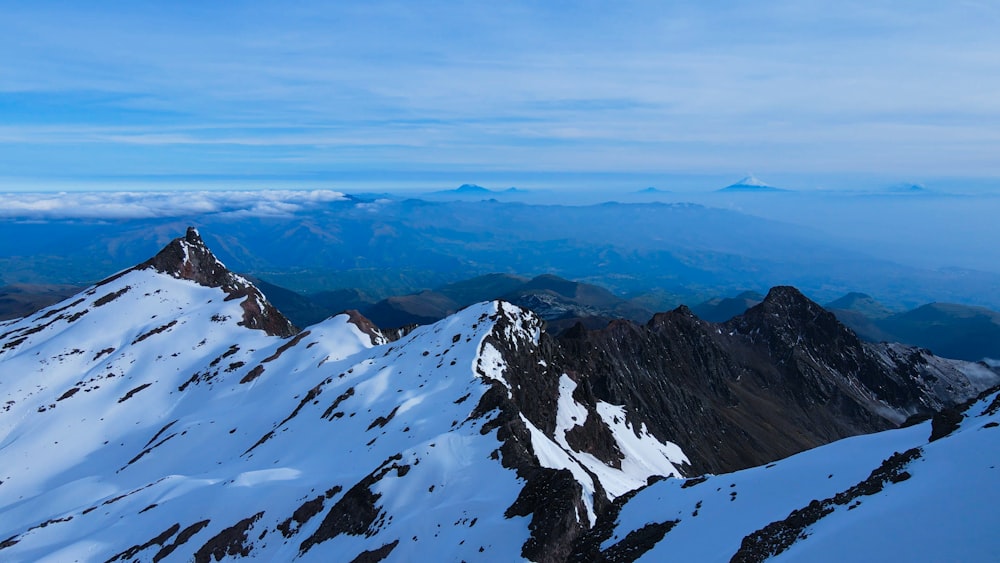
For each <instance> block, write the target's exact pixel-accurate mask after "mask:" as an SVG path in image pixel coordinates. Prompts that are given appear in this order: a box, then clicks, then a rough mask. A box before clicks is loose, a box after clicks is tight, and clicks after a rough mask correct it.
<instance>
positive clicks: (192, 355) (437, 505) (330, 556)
mask: <svg viewBox="0 0 1000 563" xmlns="http://www.w3.org/2000/svg"><path fill="white" fill-rule="evenodd" d="M175 242H176V241H175ZM199 242H200V239H199ZM183 254H184V256H183V257H182V260H190V256H188V253H187V252H185V253H183ZM208 262H211V261H210V260H209V261H208ZM183 264H189V262H183ZM220 266H221V264H220ZM212 267H213V268H214V267H215V266H212ZM181 269H183V268H181ZM178 271H180V270H178ZM195 277H197V276H195ZM231 297H232V296H231V295H229V294H227V293H226V291H224V288H219V287H205V286H204V285H200V284H198V283H196V282H194V281H191V280H189V279H180V278H178V277H177V276H175V275H171V274H169V273H164V272H161V271H156V270H155V269H151V268H145V269H142V268H140V269H133V270H129V271H126V272H124V273H123V274H119V275H118V276H116V277H113V278H110V279H109V280H106V281H105V282H102V284H99V285H97V286H94V287H91V288H89V289H87V290H86V291H84V292H83V293H81V294H80V295H78V296H76V297H74V298H71V299H69V300H67V301H65V302H63V303H60V304H57V305H55V306H53V307H50V308H48V309H45V310H42V311H39V312H38V313H36V314H35V315H32V316H31V317H28V318H25V319H20V320H17V321H13V322H8V323H4V324H2V325H0V401H2V402H0V405H2V406H0V559H2V560H4V561H107V560H121V561H131V560H135V559H138V560H142V561H159V560H166V561H173V560H177V561H189V560H195V561H209V560H216V559H220V558H222V557H231V556H245V557H252V558H258V559H262V560H292V559H294V560H302V561H350V560H353V559H354V558H355V557H358V556H362V555H364V554H365V553H366V552H370V553H367V556H370V557H375V558H376V559H378V558H380V557H387V558H388V560H395V561H414V560H424V561H427V560H440V559H442V558H444V559H448V560H469V561H471V560H491V561H495V560H504V561H506V560H518V559H521V558H522V546H523V545H525V543H526V542H527V541H528V539H529V537H530V536H531V534H532V531H531V530H529V522H531V521H532V518H533V517H534V516H533V515H532V514H527V515H526V516H519V515H517V514H514V513H511V511H510V510H509V508H510V507H511V506H512V505H513V504H514V503H515V501H517V500H518V499H519V498H520V496H521V495H522V492H523V489H524V488H525V485H526V478H525V477H524V476H523V475H526V474H528V473H529V472H528V469H530V468H528V469H526V468H525V467H523V466H515V465H514V460H512V459H508V458H507V453H506V451H507V450H504V448H505V447H506V446H505V442H504V440H507V441H510V440H512V439H514V438H516V435H515V436H514V438H511V437H509V436H508V437H506V438H503V437H501V433H503V432H504V431H505V429H506V428H507V426H505V424H506V423H505V422H503V421H504V419H502V418H499V417H501V414H502V412H501V410H502V408H508V407H507V406H504V405H508V403H507V402H503V401H509V400H510V399H511V397H512V391H513V390H514V388H513V386H512V384H511V383H510V382H509V381H508V379H509V375H510V374H509V373H508V366H507V361H506V359H505V356H504V354H503V353H502V351H501V350H499V349H498V347H497V346H499V345H500V343H504V344H505V345H506V346H507V347H512V348H517V349H521V350H524V351H525V352H526V353H529V352H530V349H532V347H535V346H537V345H538V339H539V333H540V327H541V322H540V320H539V319H537V318H536V317H535V316H534V315H532V314H531V313H528V312H526V311H523V310H521V309H518V308H516V307H514V306H512V305H509V304H507V303H503V302H490V303H482V304H478V305H474V306H472V307H469V308H467V309H465V310H463V311H461V312H460V313H458V314H456V315H454V316H452V317H449V318H447V319H445V320H442V321H440V322H438V323H436V324H434V325H430V326H425V327H421V328H418V329H417V330H415V331H413V332H412V333H410V334H408V335H406V336H405V337H403V338H401V339H400V340H398V341H396V342H392V343H388V342H386V340H385V339H384V338H383V337H382V336H381V335H380V334H379V333H377V332H375V331H373V330H371V329H370V327H366V326H365V324H364V323H363V320H361V321H359V320H358V319H356V318H354V317H352V316H349V315H346V314H345V315H340V316H337V317H334V318H331V319H328V320H326V321H324V322H322V323H319V324H317V325H315V326H312V327H309V328H308V329H306V330H304V331H302V332H299V333H298V334H296V335H295V336H293V337H290V338H281V337H278V336H270V335H268V334H266V333H265V332H264V331H263V330H254V329H251V328H249V327H248V326H247V323H245V322H244V321H243V319H245V317H244V313H245V312H246V305H245V303H240V302H239V301H238V300H237V299H232V298H231ZM265 305H266V303H258V304H257V308H258V309H264V306H265ZM553 377H560V375H559V374H554V375H553ZM562 377H563V378H564V379H563V381H564V382H565V385H566V386H567V388H568V387H569V386H571V385H572V380H571V379H570V378H569V377H568V376H562ZM490 391H492V393H493V394H494V396H499V395H498V394H500V395H503V394H506V399H504V398H503V397H502V396H501V401H502V404H501V407H502V408H501V409H500V410H497V409H496V408H489V406H490V404H492V403H488V402H484V400H483V398H484V396H485V395H486V394H487V392H490ZM558 403H559V407H558V408H559V410H560V412H565V413H574V412H580V410H581V408H582V407H581V406H580V405H579V404H578V403H576V401H575V399H574V398H573V397H572V396H571V394H567V395H561V396H560V397H559V399H558ZM508 406H509V405H508ZM592 408H593V406H592ZM615 408H616V407H614V406H612V405H605V404H602V405H601V406H600V412H601V413H602V417H606V418H607V419H608V423H609V424H612V425H617V426H614V427H613V428H612V430H613V432H615V433H616V435H620V436H621V437H620V438H618V440H619V441H620V442H619V443H620V449H621V451H622V453H623V454H624V459H623V460H621V463H620V464H619V466H618V467H612V466H609V465H607V464H604V463H603V462H601V461H599V460H597V459H596V458H594V457H593V456H588V454H586V452H582V451H576V450H574V449H573V448H572V447H571V446H570V445H569V443H568V442H567V441H566V440H565V439H562V438H561V435H562V434H564V433H565V432H566V431H568V430H570V429H571V428H572V427H573V426H575V425H573V423H572V420H571V419H569V420H563V421H562V422H561V423H560V426H559V429H558V431H557V432H555V433H552V432H548V433H547V432H545V431H543V430H541V429H539V428H538V427H537V426H536V425H535V424H533V423H532V422H531V421H530V420H529V419H528V418H525V417H524V416H523V415H522V419H523V423H524V424H525V426H526V427H527V430H528V432H527V433H528V434H530V443H529V444H520V446H521V447H525V448H527V452H528V458H529V465H532V466H534V467H544V466H548V467H555V468H558V469H568V470H569V471H571V473H572V474H573V475H574V476H576V477H577V478H578V479H579V480H580V482H581V489H582V491H583V492H582V497H581V499H580V501H581V502H583V503H585V504H586V505H587V506H588V507H590V511H592V510H593V505H594V502H595V498H594V495H601V496H602V497H603V498H601V499H598V500H600V501H601V502H603V503H605V504H606V503H607V501H608V500H610V499H613V498H615V497H616V496H618V495H621V494H623V493H625V492H628V491H629V490H631V489H634V488H636V487H639V486H642V485H644V484H645V483H646V480H647V478H648V477H649V476H651V475H679V471H678V469H677V467H676V466H677V464H680V463H683V462H685V461H686V458H684V455H683V452H681V451H680V449H679V448H678V447H676V446H675V445H673V444H663V443H660V442H658V441H656V440H655V439H654V438H652V437H651V436H649V435H648V433H645V432H642V430H641V429H639V431H638V432H635V431H633V429H631V428H630V427H628V426H627V425H625V423H624V419H623V417H620V416H615ZM583 412H586V409H585V408H583ZM568 416H570V417H572V416H573V415H572V414H568ZM501 423H503V424H501ZM504 436H506V435H504ZM539 510H540V509H539ZM536 512H538V511H537V510H536ZM590 517H591V519H592V518H593V513H592V512H591V514H590ZM584 525H586V523H584Z"/></svg>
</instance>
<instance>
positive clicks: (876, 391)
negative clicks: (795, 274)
mask: <svg viewBox="0 0 1000 563" xmlns="http://www.w3.org/2000/svg"><path fill="white" fill-rule="evenodd" d="M558 344H559V348H560V351H561V357H562V358H564V359H565V361H566V364H565V365H564V368H565V369H566V370H567V371H568V372H570V373H574V374H577V375H578V376H579V377H580V378H581V379H584V380H586V381H587V382H588V383H587V385H588V386H589V387H590V388H592V389H593V390H594V393H595V395H596V396H597V397H598V398H599V399H600V400H603V401H607V402H609V403H612V404H620V405H625V406H626V410H627V412H628V416H629V417H630V418H631V419H632V420H633V421H634V422H635V423H645V424H646V425H647V426H648V428H649V429H650V431H651V432H653V434H654V435H656V436H657V437H658V438H660V439H661V440H671V441H674V442H677V443H679V444H682V445H683V447H684V449H685V452H687V453H688V455H689V457H690V459H691V464H692V469H691V471H692V472H693V473H695V474H697V473H702V472H712V473H721V472H727V471H733V470H736V469H741V468H745V467H751V466H755V465H761V464H764V463H767V462H769V461H773V460H775V459H779V458H783V457H786V456H789V455H791V454H794V453H797V452H799V451H802V450H805V449H808V448H812V447H815V446H818V445H821V444H825V443H828V442H831V441H834V440H837V439H840V438H844V437H847V436H853V435H856V434H862V433H868V432H874V431H878V430H884V429H888V428H892V427H895V426H896V425H898V424H899V423H901V422H902V421H903V420H905V419H906V418H907V417H909V416H911V415H913V414H916V413H930V412H933V411H934V410H936V409H938V408H941V407H943V406H946V405H948V404H954V403H956V402H959V401H962V400H965V399H967V398H968V397H970V396H974V395H975V394H976V393H977V392H979V391H981V390H982V389H983V388H985V387H986V386H988V385H989V384H990V383H991V382H995V381H996V377H997V376H996V374H995V373H992V372H989V370H985V373H982V374H981V379H978V380H977V379H976V377H975V374H972V376H973V377H972V379H970V372H974V371H977V370H978V369H979V368H977V367H976V366H974V365H971V364H968V363H965V362H952V361H946V360H941V359H940V358H934V359H933V360H927V359H926V358H924V356H923V355H922V354H921V353H920V352H919V351H916V350H909V351H908V353H906V354H904V353H902V352H903V351H902V350H900V347H898V346H896V347H892V346H889V345H883V346H882V347H879V346H878V345H871V344H866V343H862V342H861V341H860V340H859V339H858V338H857V336H856V335H854V333H853V332H851V331H850V330H849V329H847V328H846V327H844V326H843V325H842V324H840V323H839V322H838V321H837V319H836V318H835V317H834V316H833V315H832V314H831V313H829V312H827V311H825V310H824V309H823V308H822V307H820V306H819V305H817V304H816V303H814V302H812V301H810V300H809V299H808V298H806V297H805V296H804V295H802V294H801V293H800V292H799V291H798V290H796V289H795V288H791V287H776V288H774V289H772V290H771V291H770V292H769V294H768V295H767V297H766V298H765V299H764V301H763V302H762V303H760V304H759V305H757V306H755V307H753V308H751V309H749V310H748V311H747V312H746V313H744V314H743V315H740V316H737V317H735V318H733V319H731V320H730V321H728V322H726V323H723V324H713V323H708V322H705V321H702V320H701V319H699V318H697V317H696V316H695V315H694V314H693V313H692V312H691V311H690V310H689V309H688V308H687V307H683V306H682V307H680V308H678V309H676V310H674V311H670V312H667V313H660V314H657V315H656V316H654V317H653V319H651V320H650V321H649V323H647V324H645V325H639V324H636V323H632V322H628V321H614V322H612V323H610V324H609V325H608V326H607V327H605V328H603V329H600V330H585V329H583V328H582V327H577V328H576V329H574V330H569V331H566V332H565V333H563V334H562V335H561V336H560V337H559V339H558ZM956 366H962V369H959V368H958V367H956ZM963 370H964V371H963ZM943 381H947V382H948V383H947V384H943V383H942V382H943Z"/></svg>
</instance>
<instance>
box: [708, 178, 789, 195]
mask: <svg viewBox="0 0 1000 563" xmlns="http://www.w3.org/2000/svg"><path fill="white" fill-rule="evenodd" d="M719 191H720V192H783V191H787V190H784V189H781V188H776V187H774V186H772V185H770V184H767V183H766V182H764V181H762V180H760V179H758V178H757V177H756V176H754V175H753V174H750V175H749V176H746V177H744V178H741V179H740V180H739V181H738V182H736V183H735V184H730V185H728V186H726V187H724V188H722V189H721V190H719Z"/></svg>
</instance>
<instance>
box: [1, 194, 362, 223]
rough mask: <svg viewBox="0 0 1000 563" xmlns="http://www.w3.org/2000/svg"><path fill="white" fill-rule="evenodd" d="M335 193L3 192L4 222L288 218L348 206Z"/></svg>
mask: <svg viewBox="0 0 1000 563" xmlns="http://www.w3.org/2000/svg"><path fill="white" fill-rule="evenodd" d="M345 199H347V197H346V196H345V195H344V194H343V193H341V192H335V191H332V190H310V191H298V190H261V191H197V192H188V191H176V192H59V193H37V192H36V193H0V218H2V219H21V220H56V219H146V218H155V217H182V216H186V215H203V214H209V213H234V214H241V215H247V216H273V215H287V214H290V213H295V212H296V211H300V210H303V209H307V208H309V207H312V206H315V205H317V204H322V203H327V202H332V201H343V200H345Z"/></svg>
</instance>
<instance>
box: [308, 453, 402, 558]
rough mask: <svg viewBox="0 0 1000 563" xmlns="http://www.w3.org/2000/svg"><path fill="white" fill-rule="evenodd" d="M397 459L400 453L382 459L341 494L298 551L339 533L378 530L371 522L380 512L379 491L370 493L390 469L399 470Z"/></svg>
mask: <svg viewBox="0 0 1000 563" xmlns="http://www.w3.org/2000/svg"><path fill="white" fill-rule="evenodd" d="M400 459H402V455H399V454H397V455H395V456H392V457H390V458H389V459H387V460H385V461H384V462H382V464H381V465H380V466H379V467H378V468H377V469H375V471H373V472H371V473H369V474H368V475H367V476H365V478H363V479H362V480H360V481H358V482H357V483H356V484H355V485H354V486H353V487H351V488H350V489H349V490H348V491H347V492H346V493H344V496H342V497H340V500H338V501H337V502H336V504H334V505H333V506H332V507H331V508H330V511H329V512H327V514H326V516H325V517H324V518H323V522H321V523H320V525H319V528H317V529H316V531H315V532H313V534H312V535H310V536H309V537H308V538H306V539H305V540H304V541H303V542H302V544H301V545H300V546H299V552H300V553H305V552H307V551H309V550H310V549H312V547H313V546H314V545H316V544H319V543H322V542H325V541H327V540H329V539H332V538H335V537H337V536H339V535H340V534H348V535H352V536H361V535H365V536H371V535H374V534H375V533H376V532H377V530H375V529H373V525H374V524H375V522H376V520H377V519H378V517H379V513H380V509H379V507H378V506H377V505H376V503H377V502H378V499H379V498H380V497H381V494H379V493H373V492H372V490H371V487H372V485H374V484H375V483H377V482H378V481H379V480H381V479H382V477H384V476H385V474H386V473H388V472H389V471H392V470H393V469H397V470H398V469H399V467H400V465H399V464H398V463H397V462H398V461H399V460H400Z"/></svg>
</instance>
